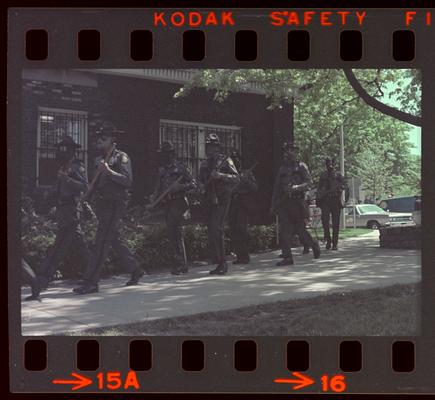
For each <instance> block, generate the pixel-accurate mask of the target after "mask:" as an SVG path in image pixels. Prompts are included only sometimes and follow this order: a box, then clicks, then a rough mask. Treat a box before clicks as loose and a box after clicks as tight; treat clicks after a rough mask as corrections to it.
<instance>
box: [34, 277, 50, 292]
mask: <svg viewBox="0 0 435 400" xmlns="http://www.w3.org/2000/svg"><path fill="white" fill-rule="evenodd" d="M36 280H37V281H38V285H39V290H40V291H43V290H47V288H48V285H49V283H50V280H49V279H48V278H47V277H46V276H43V275H37V276H36Z"/></svg>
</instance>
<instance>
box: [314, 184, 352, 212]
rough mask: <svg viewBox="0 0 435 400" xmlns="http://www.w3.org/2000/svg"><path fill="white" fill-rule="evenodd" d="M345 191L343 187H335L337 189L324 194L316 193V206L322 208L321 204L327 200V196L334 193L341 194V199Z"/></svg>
mask: <svg viewBox="0 0 435 400" xmlns="http://www.w3.org/2000/svg"><path fill="white" fill-rule="evenodd" d="M343 190H346V187H343V185H335V187H333V188H331V189H328V190H326V191H324V192H321V193H320V195H318V194H317V193H316V204H317V205H318V206H319V207H320V204H321V203H322V202H323V201H324V200H325V196H326V195H328V194H330V193H334V192H340V195H339V196H340V198H341V192H342V191H343ZM346 201H347V200H346Z"/></svg>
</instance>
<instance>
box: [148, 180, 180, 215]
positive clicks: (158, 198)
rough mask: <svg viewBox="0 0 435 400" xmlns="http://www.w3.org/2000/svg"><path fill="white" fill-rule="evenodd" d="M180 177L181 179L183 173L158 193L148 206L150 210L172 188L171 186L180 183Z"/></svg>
mask: <svg viewBox="0 0 435 400" xmlns="http://www.w3.org/2000/svg"><path fill="white" fill-rule="evenodd" d="M181 179H183V175H181V176H179V177H178V178H177V180H175V181H174V182H172V183H171V184H170V185H169V186H168V187H167V188H166V189H165V190H164V191H163V192H162V193H160V195H159V196H158V197H157V199H155V200H154V201H153V202H152V203H151V204H150V205H149V206H148V210H152V209H153V208H155V207H156V206H157V205H158V204H159V203H160V202H161V201H162V200H163V199H164V198H165V197H166V196H167V195H168V194H169V193H170V192H171V190H172V188H173V187H174V186H175V185H176V184H177V183H180V181H181Z"/></svg>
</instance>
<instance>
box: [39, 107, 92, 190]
mask: <svg viewBox="0 0 435 400" xmlns="http://www.w3.org/2000/svg"><path fill="white" fill-rule="evenodd" d="M87 122H88V121H87V113H85V112H81V111H72V110H56V109H44V108H40V109H39V114H38V141H37V168H36V169H37V185H38V186H46V185H52V184H53V183H54V182H55V181H56V173H57V171H58V168H59V165H58V163H57V162H56V148H55V147H54V146H55V144H56V143H58V142H60V141H61V140H62V137H63V136H65V135H68V136H71V137H72V138H73V139H74V141H75V142H76V143H78V144H80V146H81V148H80V149H78V150H77V156H78V157H79V158H80V159H81V160H83V162H84V163H85V166H87V157H86V155H87Z"/></svg>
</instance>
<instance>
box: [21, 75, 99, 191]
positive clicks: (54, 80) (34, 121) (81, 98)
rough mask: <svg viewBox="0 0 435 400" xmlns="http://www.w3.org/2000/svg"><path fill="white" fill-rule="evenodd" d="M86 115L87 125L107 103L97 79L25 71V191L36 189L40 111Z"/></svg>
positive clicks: (23, 112)
mask: <svg viewBox="0 0 435 400" xmlns="http://www.w3.org/2000/svg"><path fill="white" fill-rule="evenodd" d="M39 107H48V108H56V109H65V110H75V111H86V112H87V113H88V123H92V121H93V120H95V119H96V118H100V117H101V110H103V109H104V99H103V98H102V96H101V94H100V93H99V90H98V87H97V83H96V81H95V79H91V78H89V77H88V76H86V74H78V73H74V72H68V71H65V70H26V71H24V73H23V79H22V125H21V128H22V151H23V171H22V173H23V180H24V184H25V186H24V190H26V191H27V192H29V193H32V192H33V190H34V189H35V185H36V157H37V152H36V147H37V130H38V109H39Z"/></svg>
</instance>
